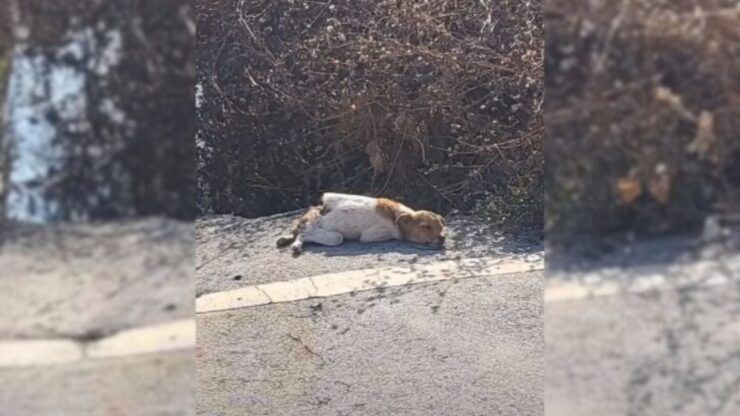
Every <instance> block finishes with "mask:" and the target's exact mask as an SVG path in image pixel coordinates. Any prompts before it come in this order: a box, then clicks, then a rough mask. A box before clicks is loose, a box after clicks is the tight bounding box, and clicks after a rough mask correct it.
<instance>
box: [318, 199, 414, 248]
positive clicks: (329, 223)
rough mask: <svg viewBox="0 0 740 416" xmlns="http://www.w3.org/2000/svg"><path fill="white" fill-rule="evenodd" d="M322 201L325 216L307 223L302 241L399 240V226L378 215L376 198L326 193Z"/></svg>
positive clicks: (338, 242) (335, 242) (331, 243)
mask: <svg viewBox="0 0 740 416" xmlns="http://www.w3.org/2000/svg"><path fill="white" fill-rule="evenodd" d="M321 202H322V204H323V206H324V211H325V214H324V215H323V216H321V217H319V218H317V219H316V220H315V221H311V222H309V223H308V224H306V229H305V232H304V240H305V241H312V242H316V243H319V244H325V245H336V244H340V243H341V242H342V241H343V240H361V241H365V242H372V241H385V240H392V239H400V238H401V232H400V230H399V229H398V226H397V225H396V224H395V223H394V222H393V221H392V220H391V219H390V218H388V217H387V216H384V215H382V214H381V213H380V212H378V210H377V206H378V200H377V199H376V198H370V197H367V196H361V195H349V194H338V193H326V194H324V195H323V196H322V198H321ZM401 207H402V209H409V208H406V207H403V206H401ZM409 210H410V209H409ZM327 243H328V244H327Z"/></svg>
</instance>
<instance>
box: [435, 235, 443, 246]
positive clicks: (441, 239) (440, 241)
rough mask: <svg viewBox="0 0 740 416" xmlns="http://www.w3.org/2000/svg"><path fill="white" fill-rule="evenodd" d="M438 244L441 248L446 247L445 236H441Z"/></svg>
mask: <svg viewBox="0 0 740 416" xmlns="http://www.w3.org/2000/svg"><path fill="white" fill-rule="evenodd" d="M437 243H438V244H439V245H440V246H443V245H445V236H443V235H442V236H440V237H439V239H438V240H437Z"/></svg>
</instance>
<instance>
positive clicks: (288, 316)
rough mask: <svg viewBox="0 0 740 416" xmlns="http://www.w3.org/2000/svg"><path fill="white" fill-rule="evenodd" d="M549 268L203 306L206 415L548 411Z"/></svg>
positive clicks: (201, 410) (201, 374)
mask: <svg viewBox="0 0 740 416" xmlns="http://www.w3.org/2000/svg"><path fill="white" fill-rule="evenodd" d="M543 279H544V277H543V274H542V272H529V273H521V274H515V275H499V276H493V277H485V276H481V277H472V278H467V279H460V280H447V281H443V282H438V283H434V284H418V285H409V286H400V287H395V288H388V289H383V288H380V289H378V290H373V291H367V292H360V293H357V294H354V293H352V294H345V295H339V296H334V297H329V298H321V299H307V300H303V301H297V302H290V303H279V304H270V305H264V306H259V307H251V308H243V309H234V310H230V311H223V312H215V313H206V314H200V315H198V318H197V324H198V350H199V352H198V404H197V409H198V411H197V414H199V415H213V416H216V415H218V416H221V415H224V416H225V415H239V416H242V415H245V414H248V415H250V416H257V415H270V416H292V415H296V416H298V415H363V416H387V415H404V416H415V415H419V416H422V415H423V416H428V415H456V416H457V415H460V416H465V415H471V416H473V415H480V416H484V415H485V416H488V415H502V416H503V415H512V416H514V415H516V416H523V415H542V414H543V377H544V374H543V373H544V367H543V360H544V357H543V353H544V344H543V317H542V314H543V308H542V306H543V303H542V284H543Z"/></svg>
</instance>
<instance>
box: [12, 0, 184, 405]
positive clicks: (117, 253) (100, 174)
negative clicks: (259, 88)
mask: <svg viewBox="0 0 740 416" xmlns="http://www.w3.org/2000/svg"><path fill="white" fill-rule="evenodd" d="M194 40H195V21H194V17H193V9H192V7H191V5H190V4H189V3H188V2H185V1H178V0H174V1H169V0H165V1H158V2H147V1H126V2H101V1H95V0H75V1H65V2H56V1H50V0H29V1H25V0H24V1H14V0H2V1H0V115H2V118H1V119H0V120H1V121H0V293H1V294H0V307H1V308H2V309H3V310H4V311H5V312H4V313H3V317H2V318H0V384H2V385H3V388H2V389H0V401H1V402H2V403H3V412H4V414H13V415H81V414H100V415H102V414H105V415H144V414H146V415H150V414H151V415H157V414H162V415H165V414H168V415H173V414H177V415H185V414H191V413H192V411H193V405H194V389H193V383H194V380H193V378H194V349H193V348H194V342H195V339H194V337H195V334H194V330H195V329H194V323H193V322H192V315H193V296H194V295H193V256H194V241H193V227H192V224H189V223H188V222H187V220H189V219H192V218H193V216H194V212H195V211H194V205H193V190H194V175H193V173H194V155H195V146H194V141H193V138H194V136H195V123H196V120H195V113H194V107H193V97H194V76H195V69H194V68H195V63H194V55H193V53H194Z"/></svg>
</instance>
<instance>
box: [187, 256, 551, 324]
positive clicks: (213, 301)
mask: <svg viewBox="0 0 740 416" xmlns="http://www.w3.org/2000/svg"><path fill="white" fill-rule="evenodd" d="M544 267H545V265H544V260H543V256H542V254H536V255H529V256H526V257H506V258H479V259H464V260H460V261H444V262H439V263H434V264H428V265H419V266H408V267H389V268H381V269H364V270H352V271H346V272H340V273H329V274H323V275H319V276H312V277H305V278H301V279H296V280H290V281H282V282H271V283H265V284H259V285H254V286H248V287H244V288H241V289H235V290H229V291H225V292H217V293H209V294H206V295H203V296H201V297H200V298H198V299H196V301H195V311H196V313H208V312H216V311H223V310H229V309H236V308H247V307H251V306H259V305H266V304H270V303H280V302H294V301H299V300H304V299H310V298H317V297H328V296H336V295H342V294H346V293H352V292H361V291H366V290H373V289H377V288H380V287H395V286H404V285H411V284H421V283H429V282H436V281H442V280H452V279H461V278H470V277H483V276H496V275H502V274H510V273H522V272H529V271H536V270H544Z"/></svg>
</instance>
